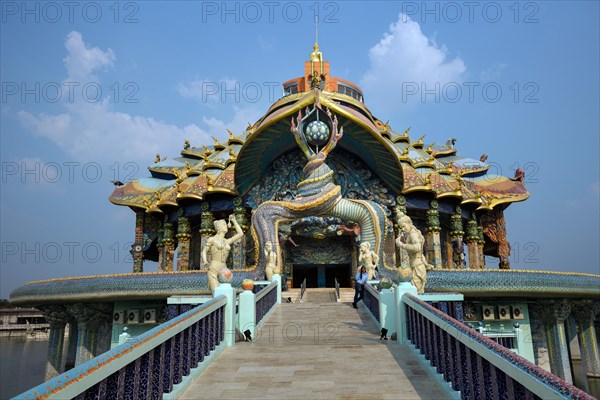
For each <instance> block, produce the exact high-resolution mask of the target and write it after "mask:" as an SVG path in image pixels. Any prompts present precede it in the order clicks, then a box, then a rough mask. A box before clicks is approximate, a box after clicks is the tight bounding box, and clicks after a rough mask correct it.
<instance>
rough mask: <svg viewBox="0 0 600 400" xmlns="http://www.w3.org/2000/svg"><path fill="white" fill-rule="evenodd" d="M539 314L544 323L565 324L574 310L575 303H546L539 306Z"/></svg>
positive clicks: (564, 301)
mask: <svg viewBox="0 0 600 400" xmlns="http://www.w3.org/2000/svg"><path fill="white" fill-rule="evenodd" d="M538 308H539V311H538V312H539V314H540V316H541V317H542V318H543V320H544V322H553V323H557V324H560V323H563V322H564V321H565V320H566V319H567V318H568V317H569V315H571V311H572V309H573V303H571V302H569V301H567V300H553V301H544V302H542V303H541V304H540V305H539V306H538Z"/></svg>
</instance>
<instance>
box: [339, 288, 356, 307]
mask: <svg viewBox="0 0 600 400" xmlns="http://www.w3.org/2000/svg"><path fill="white" fill-rule="evenodd" d="M353 301H354V289H353V288H340V302H342V303H352V302H353Z"/></svg>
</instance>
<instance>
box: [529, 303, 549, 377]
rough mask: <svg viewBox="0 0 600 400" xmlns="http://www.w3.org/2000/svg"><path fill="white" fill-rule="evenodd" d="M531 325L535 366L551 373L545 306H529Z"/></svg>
mask: <svg viewBox="0 0 600 400" xmlns="http://www.w3.org/2000/svg"><path fill="white" fill-rule="evenodd" d="M528 308H529V323H530V325H531V344H532V346H533V356H534V359H535V364H536V365H537V366H539V367H540V368H543V369H545V370H546V371H548V372H551V371H550V369H551V368H550V356H549V355H548V340H547V338H546V329H545V328H546V323H545V322H544V317H543V311H544V306H543V305H540V304H530V305H529V307H528Z"/></svg>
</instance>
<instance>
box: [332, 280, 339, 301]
mask: <svg viewBox="0 0 600 400" xmlns="http://www.w3.org/2000/svg"><path fill="white" fill-rule="evenodd" d="M333 279H334V280H335V300H336V301H337V300H339V299H340V283H339V282H338V280H337V277H334V278H333Z"/></svg>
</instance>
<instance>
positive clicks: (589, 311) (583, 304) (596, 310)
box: [572, 300, 600, 323]
mask: <svg viewBox="0 0 600 400" xmlns="http://www.w3.org/2000/svg"><path fill="white" fill-rule="evenodd" d="M572 311H573V315H574V316H575V318H576V319H577V320H579V321H582V322H583V321H585V322H590V323H593V321H594V319H595V318H596V316H597V315H599V314H600V301H595V300H581V301H578V302H575V303H574V304H573V310H572Z"/></svg>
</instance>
